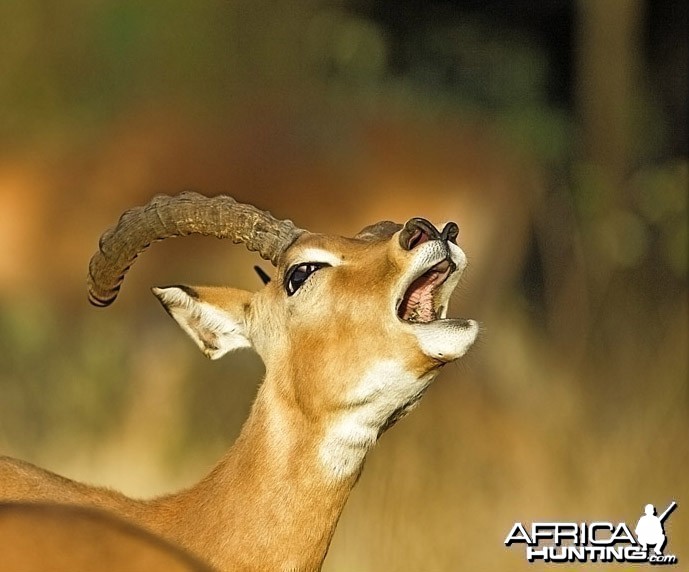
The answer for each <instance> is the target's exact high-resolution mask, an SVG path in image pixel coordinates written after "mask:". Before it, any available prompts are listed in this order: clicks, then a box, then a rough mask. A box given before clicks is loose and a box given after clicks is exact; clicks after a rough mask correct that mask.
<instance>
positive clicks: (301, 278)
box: [284, 262, 330, 296]
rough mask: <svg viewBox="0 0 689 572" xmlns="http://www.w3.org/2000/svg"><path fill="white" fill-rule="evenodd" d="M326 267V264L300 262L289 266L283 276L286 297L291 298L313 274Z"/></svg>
mask: <svg viewBox="0 0 689 572" xmlns="http://www.w3.org/2000/svg"><path fill="white" fill-rule="evenodd" d="M327 266H330V264H328V263H326V262H302V263H300V264H295V265H293V266H291V267H290V268H289V270H288V271H287V273H286V274H285V282H284V288H285V292H287V295H288V296H292V295H293V294H295V293H296V292H297V290H299V288H301V287H302V286H303V285H304V284H305V283H306V281H307V280H308V279H309V278H310V277H311V275H312V274H313V273H314V272H316V271H318V270H320V269H321V268H325V267H327ZM295 275H296V276H295ZM295 278H296V279H295Z"/></svg>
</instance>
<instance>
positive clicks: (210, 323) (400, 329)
mask: <svg viewBox="0 0 689 572" xmlns="http://www.w3.org/2000/svg"><path fill="white" fill-rule="evenodd" d="M189 234H204V235H212V236H217V237H220V238H229V239H231V240H232V241H233V242H235V243H239V242H241V243H243V244H244V245H245V246H246V247H247V248H248V249H249V250H254V251H257V252H258V253H259V254H260V255H261V256H262V257H263V258H264V259H266V260H269V261H270V262H271V263H272V264H273V265H274V266H275V272H274V276H273V279H272V280H269V281H268V283H267V284H266V285H265V286H264V287H263V288H262V289H261V290H259V291H258V292H256V293H250V292H247V291H242V290H237V289H233V288H224V287H196V286H194V287H189V286H169V287H161V288H154V289H153V292H154V294H155V295H156V296H157V297H158V299H159V300H160V302H161V303H162V304H163V306H164V307H165V309H166V310H167V311H168V313H169V314H170V315H171V316H172V317H173V318H174V319H175V320H176V321H177V323H178V324H179V325H180V326H181V327H182V329H183V330H184V331H185V332H186V333H187V334H188V335H189V336H190V337H191V338H192V339H193V340H194V342H195V343H196V344H197V345H198V347H199V348H200V349H201V351H202V352H203V353H204V354H205V355H206V356H208V357H210V358H211V359H217V358H219V357H221V356H223V355H224V354H226V353H227V352H229V351H231V350H234V349H237V348H241V347H253V348H254V349H255V350H256V351H257V352H258V354H259V355H260V356H261V358H262V359H263V361H264V363H265V366H266V379H265V382H264V384H263V388H262V391H264V392H269V393H270V395H271V399H272V400H273V401H275V400H277V401H278V402H279V403H280V404H281V405H280V406H281V407H285V408H288V409H290V410H291V411H293V412H297V415H300V416H302V417H304V418H305V419H307V420H309V421H310V422H312V423H313V425H314V431H316V432H317V433H318V434H320V435H321V436H322V438H321V440H320V445H319V448H318V458H319V459H320V462H321V465H322V466H323V468H324V469H325V471H326V472H327V473H328V474H329V475H330V477H331V478H342V477H346V476H349V475H351V474H354V473H356V471H357V469H358V467H360V465H361V461H362V460H363V457H364V455H365V452H366V451H367V450H368V448H369V447H370V446H371V445H372V444H373V443H374V442H375V441H376V439H377V438H378V436H379V435H380V434H381V433H382V432H383V431H384V430H385V429H387V428H388V427H389V426H391V425H392V424H393V423H394V422H395V421H397V419H399V418H400V417H401V416H402V415H404V414H405V413H406V412H407V411H408V410H409V409H411V407H412V406H413V405H414V404H416V402H417V401H418V400H419V398H420V397H421V396H422V394H423V393H424V391H425V390H426V388H427V387H428V386H429V384H430V383H431V381H432V380H433V379H434V377H435V376H436V375H437V373H438V371H439V370H440V368H441V367H442V366H443V365H445V364H447V363H450V362H452V361H454V360H457V359H458V358H460V357H461V356H463V355H464V354H465V353H466V351H467V350H468V349H469V347H470V346H471V345H472V343H473V342H474V340H475V339H476V336H477V333H478V325H477V323H476V322H475V321H472V320H465V319H450V318H447V311H448V303H449V300H450V296H451V294H452V292H453V291H454V289H455V287H456V286H457V283H458V282H459V279H460V277H461V275H462V272H463V270H464V268H465V266H466V256H465V255H464V252H463V251H462V250H461V249H460V248H459V246H457V244H456V239H457V235H458V227H457V225H456V224H455V223H453V222H450V223H447V224H445V225H441V226H440V227H436V226H434V225H433V224H431V223H430V222H428V221H427V220H424V219H421V218H413V219H411V220H409V221H407V222H406V224H404V225H401V224H395V223H392V222H389V221H385V222H380V223H377V224H374V225H372V226H369V227H366V228H365V229H363V230H362V231H361V232H359V233H358V234H357V235H356V236H354V237H353V238H346V237H341V236H336V235H328V234H317V233H311V232H307V231H305V230H301V229H299V228H297V227H296V226H295V225H294V224H292V222H291V221H288V220H284V221H280V220H277V219H275V218H273V217H272V216H271V215H270V214H269V213H266V212H262V211H259V210H258V209H256V208H254V207H252V206H249V205H242V204H239V203H237V202H235V201H234V200H233V199H231V198H229V197H226V196H218V197H214V198H207V197H203V196H201V195H198V194H194V193H184V194H181V195H178V196H176V197H167V196H159V197H156V198H155V199H153V201H152V202H151V203H149V204H148V205H147V206H145V207H140V208H136V209H133V210H131V211H128V212H126V213H125V214H124V215H122V217H121V219H120V221H119V223H118V225H117V226H116V227H115V228H114V229H113V230H111V231H109V232H107V233H105V234H104V235H103V237H102V238H101V242H100V249H99V252H97V253H96V254H95V255H94V257H93V259H92V260H91V264H90V272H89V299H90V301H91V302H92V303H93V304H95V305H97V306H106V305H108V304H110V303H111V302H113V301H114V300H115V298H116V296H117V294H118V290H119V288H120V285H121V283H122V280H123V278H124V275H125V273H126V271H127V270H128V268H129V267H130V265H131V264H132V262H133V261H134V259H135V258H136V256H137V255H138V254H139V253H140V252H141V251H142V250H144V249H145V248H146V247H147V246H148V245H149V244H150V243H152V242H154V241H156V240H162V239H165V238H168V237H173V236H184V235H189ZM276 407H277V405H276Z"/></svg>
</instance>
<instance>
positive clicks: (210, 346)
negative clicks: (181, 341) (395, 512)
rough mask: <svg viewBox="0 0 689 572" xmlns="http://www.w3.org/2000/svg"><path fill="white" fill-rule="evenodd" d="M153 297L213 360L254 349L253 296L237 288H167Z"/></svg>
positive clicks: (154, 291)
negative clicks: (249, 318) (250, 325)
mask: <svg viewBox="0 0 689 572" xmlns="http://www.w3.org/2000/svg"><path fill="white" fill-rule="evenodd" d="M152 290H153V294H155V296H156V297H157V298H158V300H160V303H161V304H162V305H163V307H164V308H165V310H166V311H167V313H168V314H170V316H172V317H173V318H174V319H175V321H176V322H177V323H178V324H179V325H180V326H181V328H182V329H183V330H184V331H185V332H186V333H187V334H189V336H190V337H191V339H192V340H194V342H196V345H197V346H199V348H200V349H201V351H202V352H203V353H204V354H205V355H206V356H208V357H209V358H210V359H218V358H219V357H222V356H224V355H225V354H226V353H227V352H229V351H232V350H236V349H239V348H248V347H251V346H252V343H251V340H250V339H249V336H248V332H247V330H248V327H247V310H248V308H249V305H250V304H251V296H252V294H251V293H250V292H246V291H244V290H236V289H234V288H220V287H208V286H205V287H199V288H196V287H194V288H190V287H189V286H166V287H163V288H153V289H152Z"/></svg>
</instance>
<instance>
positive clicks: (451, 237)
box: [440, 222, 459, 244]
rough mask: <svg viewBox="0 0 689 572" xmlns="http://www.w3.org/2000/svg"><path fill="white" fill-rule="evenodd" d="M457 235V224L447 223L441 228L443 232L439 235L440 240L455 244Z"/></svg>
mask: <svg viewBox="0 0 689 572" xmlns="http://www.w3.org/2000/svg"><path fill="white" fill-rule="evenodd" d="M458 235H459V227H458V226H457V223H454V222H448V223H447V224H446V225H445V228H443V232H442V234H441V235H440V238H441V240H444V241H449V242H453V243H454V244H457V236H458Z"/></svg>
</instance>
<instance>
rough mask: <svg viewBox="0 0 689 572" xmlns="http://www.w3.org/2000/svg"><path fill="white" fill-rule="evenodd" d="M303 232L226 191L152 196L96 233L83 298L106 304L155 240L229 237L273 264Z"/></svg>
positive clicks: (110, 302)
mask: <svg viewBox="0 0 689 572" xmlns="http://www.w3.org/2000/svg"><path fill="white" fill-rule="evenodd" d="M303 232H304V231H303V230H301V229H299V228H297V227H296V226H294V224H293V223H292V221H289V220H278V219H276V218H274V217H273V216H272V215H271V214H270V213H269V212H266V211H261V210H259V209H257V208H256V207H253V206H251V205H246V204H242V203H238V202H237V201H235V200H234V199H233V198H231V197H228V196H226V195H220V196H217V197H204V196H203V195H200V194H198V193H192V192H185V193H181V194H179V195H176V196H173V197H170V196H167V195H158V196H156V197H154V198H153V200H151V202H149V203H148V204H147V205H145V206H143V207H136V208H133V209H131V210H128V211H127V212H125V213H124V214H123V215H122V216H121V217H120V220H119V222H118V223H117V225H116V226H115V227H114V228H111V229H110V230H108V231H106V232H105V233H104V234H103V236H101V238H100V242H99V249H98V252H96V254H94V255H93V257H92V258H91V262H90V263H89V276H88V294H89V301H90V302H91V303H92V304H93V305H94V306H100V307H103V306H108V305H110V304H112V303H113V302H114V301H115V298H117V294H118V292H119V290H120V286H121V285H122V281H123V280H124V276H125V274H126V273H127V270H129V267H130V266H131V265H132V263H133V262H134V260H135V259H136V257H137V256H138V255H139V254H140V253H141V252H143V251H144V250H145V249H146V248H147V247H148V246H149V245H150V244H151V243H153V242H156V241H158V240H164V239H166V238H171V237H176V236H188V235H190V234H202V235H206V236H215V237H217V238H229V239H230V240H231V241H232V242H234V243H235V244H238V243H243V244H245V245H246V247H247V248H248V249H249V250H252V251H256V252H258V253H259V254H260V255H261V257H262V258H264V259H265V260H270V262H272V263H273V265H277V262H278V259H279V257H280V255H281V254H282V252H284V250H285V249H286V248H287V247H288V246H289V245H290V244H292V243H293V242H294V241H295V240H296V239H297V237H298V236H299V235H300V234H302V233H303Z"/></svg>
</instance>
